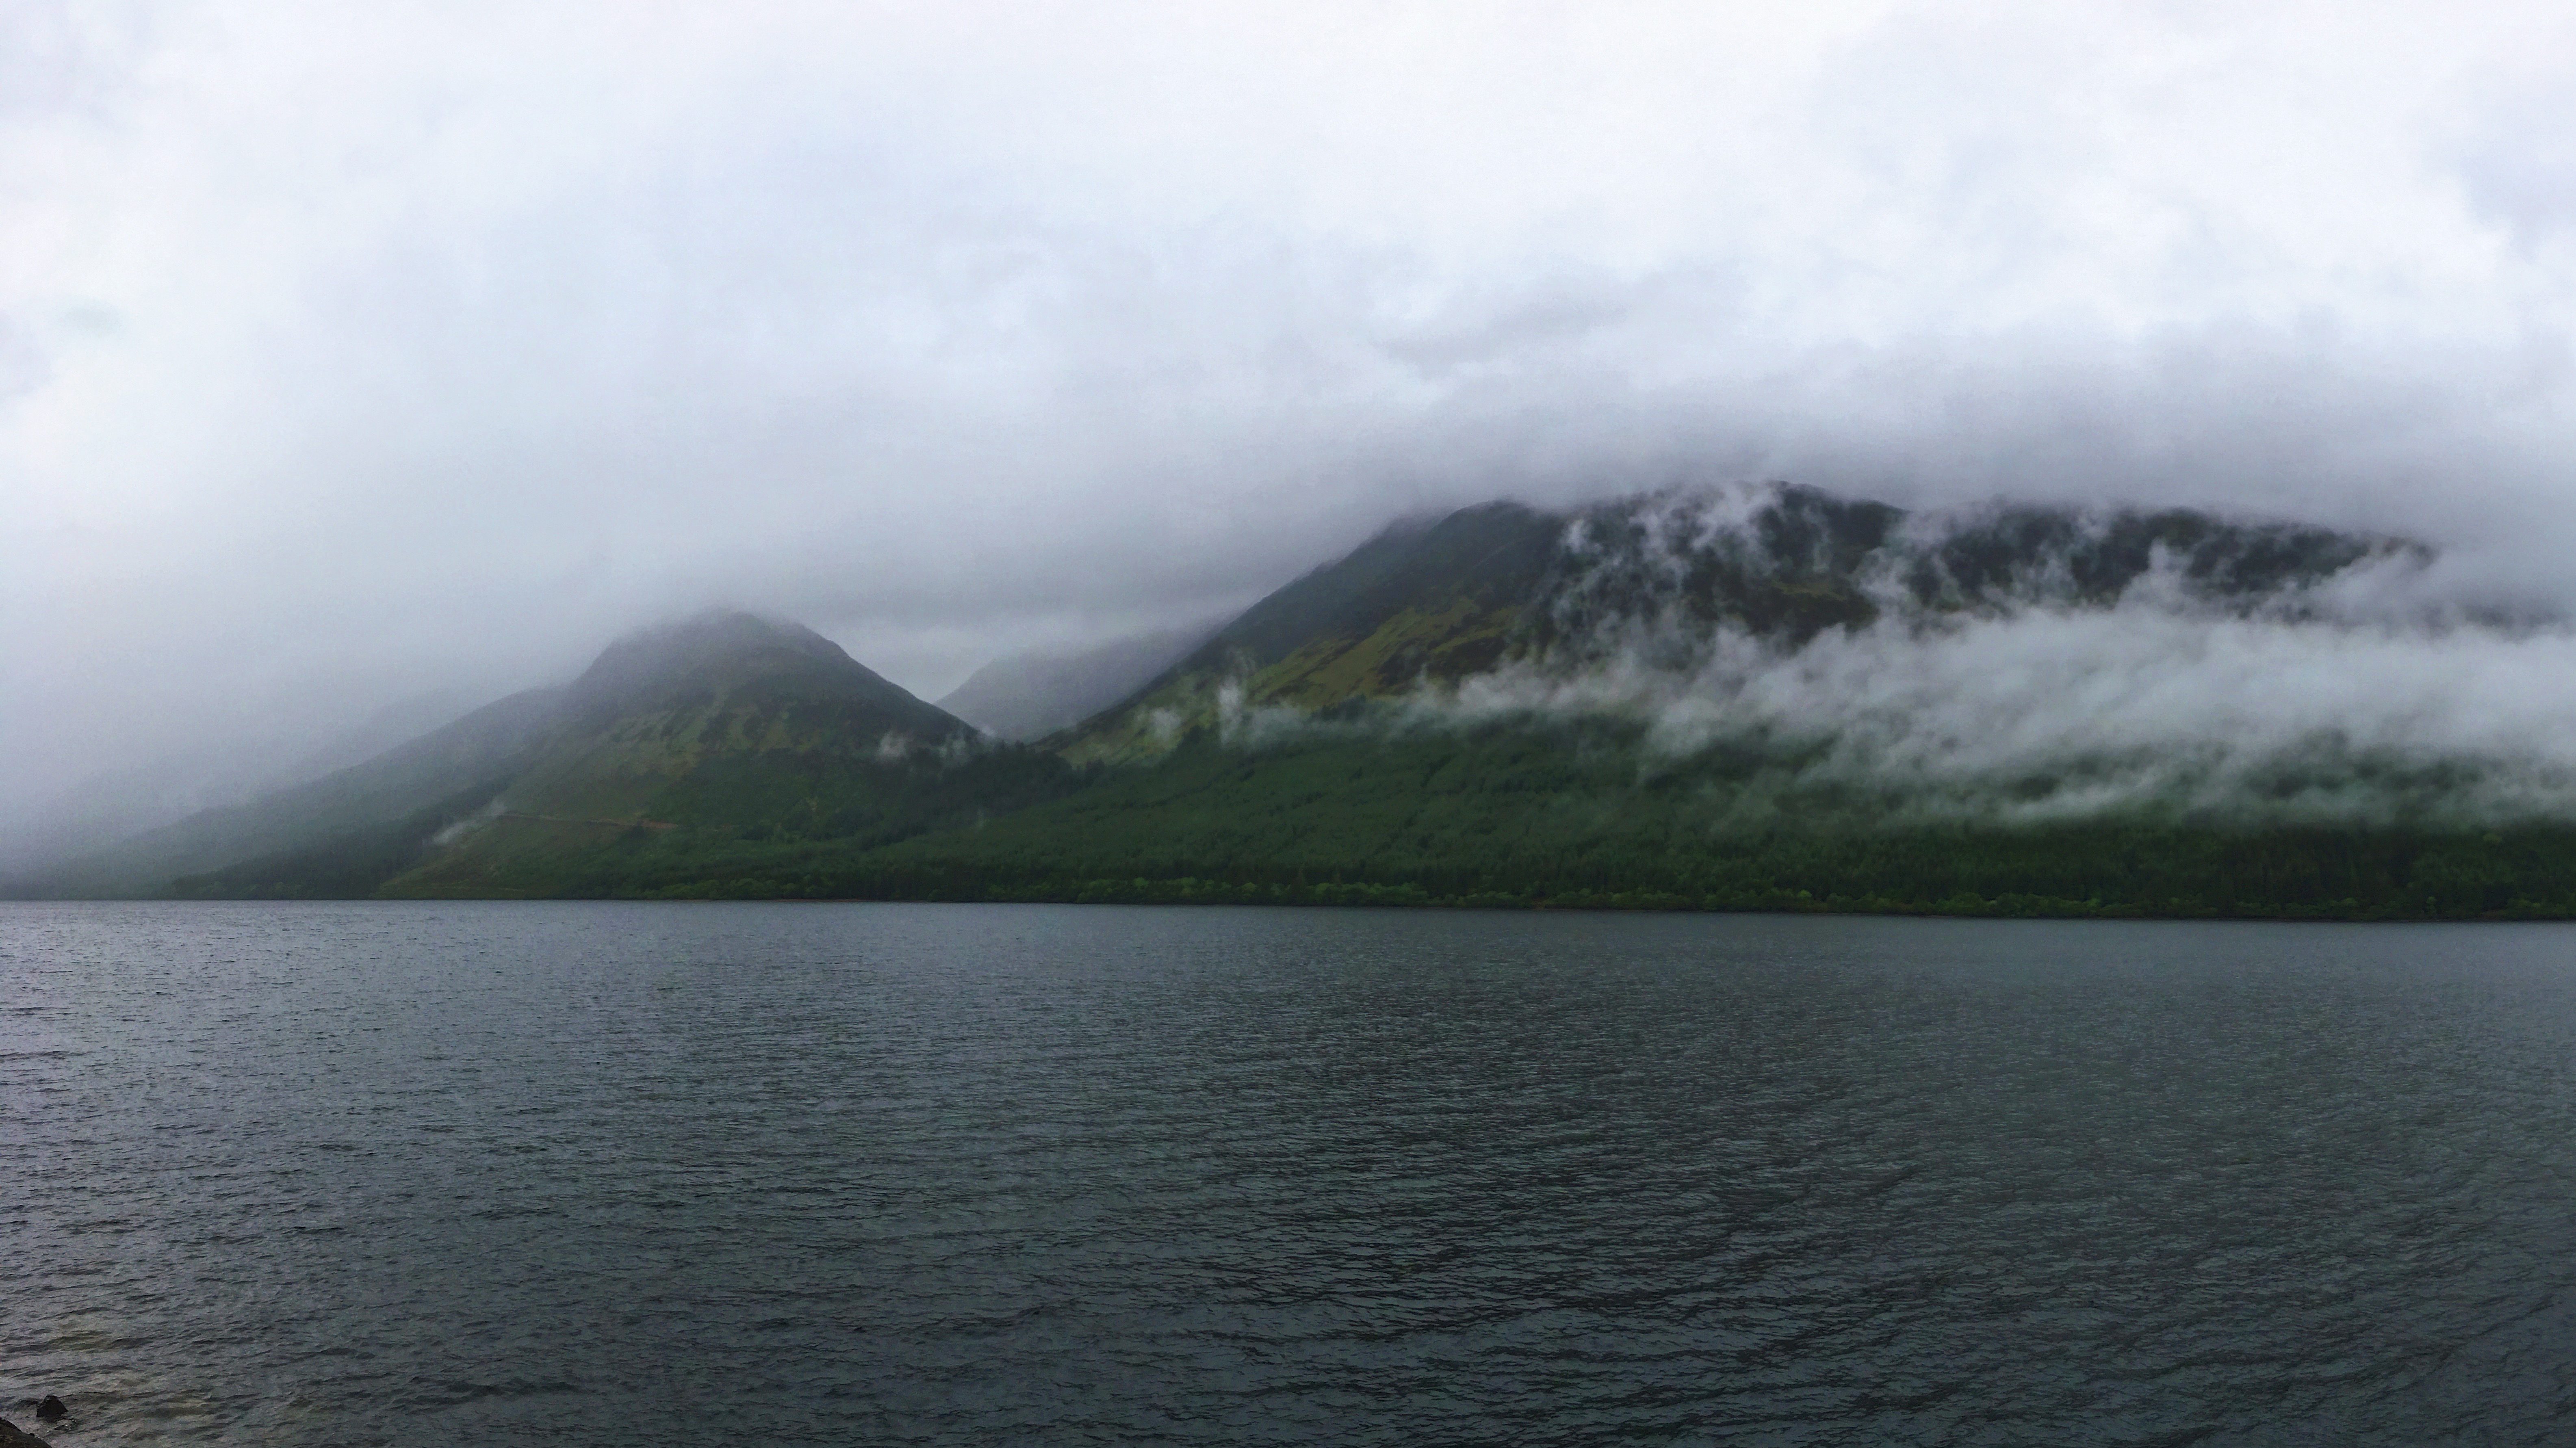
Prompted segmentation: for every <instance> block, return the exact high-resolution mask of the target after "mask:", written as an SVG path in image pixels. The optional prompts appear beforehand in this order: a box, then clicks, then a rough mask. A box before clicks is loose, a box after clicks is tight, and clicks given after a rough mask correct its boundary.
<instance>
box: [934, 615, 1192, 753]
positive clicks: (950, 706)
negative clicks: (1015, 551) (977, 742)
mask: <svg viewBox="0 0 2576 1448" xmlns="http://www.w3.org/2000/svg"><path fill="white" fill-rule="evenodd" d="M1215 631H1216V625H1214V624H1208V625H1205V626H1203V627H1199V628H1188V629H1166V630H1162V631H1160V632H1156V633H1148V634H1140V635H1137V636H1135V637H1133V638H1123V639H1115V640H1112V641H1110V642H1108V643H1105V644H1101V645H1098V646H1096V647H1093V648H1088V649H1078V650H1072V651H1067V652H1058V653H1048V652H1035V653H1024V654H1014V655H1012V656H1010V657H1008V658H1003V659H996V660H994V661H993V662H992V663H989V664H986V665H985V666H984V667H982V668H980V669H977V670H976V671H975V672H974V674H973V675H971V676H970V677H968V679H967V680H966V682H965V683H963V684H960V685H958V686H957V687H956V689H955V690H953V691H952V692H950V693H949V694H948V696H947V697H945V698H943V699H941V700H940V701H939V707H940V708H942V709H945V710H947V711H948V712H949V713H951V714H954V715H956V716H957V717H958V718H960V719H963V720H965V721H966V722H967V723H969V724H972V725H974V726H975V727H976V728H978V729H982V730H984V731H985V732H987V733H989V734H992V735H994V736H995V737H996V738H1001V739H1011V740H1030V739H1037V738H1040V737H1042V736H1044V735H1048V734H1053V733H1055V732H1056V731H1057V730H1059V729H1066V728H1070V727H1072V726H1073V725H1076V724H1079V723H1081V722H1082V721H1083V720H1085V719H1088V718H1090V717H1091V716H1092V715H1094V714H1097V713H1099V712H1100V711H1101V710H1103V709H1106V708H1108V707H1109V706H1110V705H1112V704H1115V703H1118V702H1119V701H1121V700H1123V699H1125V698H1127V697H1128V696H1129V695H1131V694H1133V693H1135V692H1136V691H1137V690H1138V689H1139V688H1142V687H1143V686H1144V685H1145V683H1146V681H1148V680H1150V679H1152V678H1154V677H1155V676H1156V675H1158V674H1160V673H1162V672H1163V671H1164V670H1165V669H1168V668H1170V667H1171V666H1172V665H1173V664H1175V663H1178V662H1179V661H1180V660H1181V658H1182V657H1183V656H1185V655H1186V654H1188V653H1189V652H1190V650H1192V649H1195V648H1197V647H1198V646H1199V645H1200V644H1202V643H1204V642H1206V640H1207V638H1208V636H1209V635H1210V634H1212V633H1214V632H1215Z"/></svg>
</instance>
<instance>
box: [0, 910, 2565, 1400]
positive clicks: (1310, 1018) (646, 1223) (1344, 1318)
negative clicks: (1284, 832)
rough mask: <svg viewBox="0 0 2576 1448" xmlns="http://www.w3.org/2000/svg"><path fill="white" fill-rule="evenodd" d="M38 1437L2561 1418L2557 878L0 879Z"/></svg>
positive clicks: (2561, 946) (13, 1208)
mask: <svg viewBox="0 0 2576 1448" xmlns="http://www.w3.org/2000/svg"><path fill="white" fill-rule="evenodd" d="M0 1072H5V1077H0V1148H5V1152H6V1163H7V1169H8V1170H7V1178H6V1186H5V1188H4V1189H0V1394H5V1395H6V1397H7V1399H8V1400H9V1406H7V1407H5V1408H0V1411H5V1412H6V1413H7V1414H8V1416H10V1417H12V1418H14V1419H16V1420H17V1421H18V1422H19V1423H20V1424H21V1425H22V1426H32V1424H30V1422H29V1418H28V1416H27V1413H26V1410H25V1409H24V1408H23V1407H19V1406H16V1404H17V1403H18V1401H19V1400H20V1399H21V1398H23V1397H25V1396H28V1395H33V1394H36V1393H39V1392H44V1391H53V1392H59V1393H61V1394H62V1395H63V1396H65V1397H66V1398H68V1399H70V1400H72V1403H73V1406H74V1408H75V1409H76V1411H77V1417H76V1418H75V1420H74V1422H73V1423H72V1424H71V1425H69V1426H68V1427H66V1428H64V1429H62V1430H59V1431H54V1432H51V1433H49V1435H48V1436H50V1437H52V1438H53V1439H54V1440H55V1442H57V1443H58V1444H65V1445H77V1444H109V1443H144V1442H197V1441H220V1442H240V1443H280V1444H317V1445H319V1444H330V1445H341V1444H364V1443H439V1444H447V1443H457V1442H488V1443H575V1444H600V1445H607V1444H629V1443H636V1442H644V1441H651V1442H670V1443H678V1444H686V1443H693V1442H704V1443H714V1442H742V1443H795V1442H813V1443H863V1442H864V1443H956V1444H968V1443H974V1444H982V1443H1007V1442H1029V1443H1083V1442H1096V1443H1154V1442H1190V1443H1286V1442H1315V1443H1387V1444H1399V1443H1401V1444H1440V1443H1503V1442H1508V1443H1530V1444H1549V1443H1621V1442H1637V1443H1663V1442H1725V1443H1763V1444H1802V1443H1994V1444H2147V1443H2266V1444H2270V1443H2319V1444H2327V1443H2332V1444H2346V1443H2403V1444H2415V1443H2425V1442H2433V1441H2460V1442H2473V1443H2534V1444H2538V1443H2566V1442H2576V1074H2571V1073H2572V1072H2576V930H2571V929H2567V928H2557V927H2529V928H2525V927H2486V928H2478V927H2460V928H2443V927H2416V928H2408V927H2382V928H2369V927H2350V928H2347V927H2304V928H2302V927H2268V926H2193V925H2133V926H2124V925H2104V924H2062V925H2060V924H2017V923H1998V924H1981V923H1967V922H1908V921H1868V920H1798V919H1762V918H1724V917H1615V916H1533V915H1515V914H1494V915H1478V914H1443V913H1411V914H1408V913H1377V912H1338V911H1320V910H1310V911H1255V910H1196V911H1190V910H1173V911H1157V910H1119V909H1108V908H1095V909H1074V908H1063V909H1057V908H1044V907H1020V908H1009V907H997V908H976V907H937V906H929V907H909V906H702V907H679V906H665V907H653V906H591V905H516V906H513V905H469V906H410V905H349V906H180V905H169V906H161V905H145V906H131V905H128V906H24V905H20V906H0Z"/></svg>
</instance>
